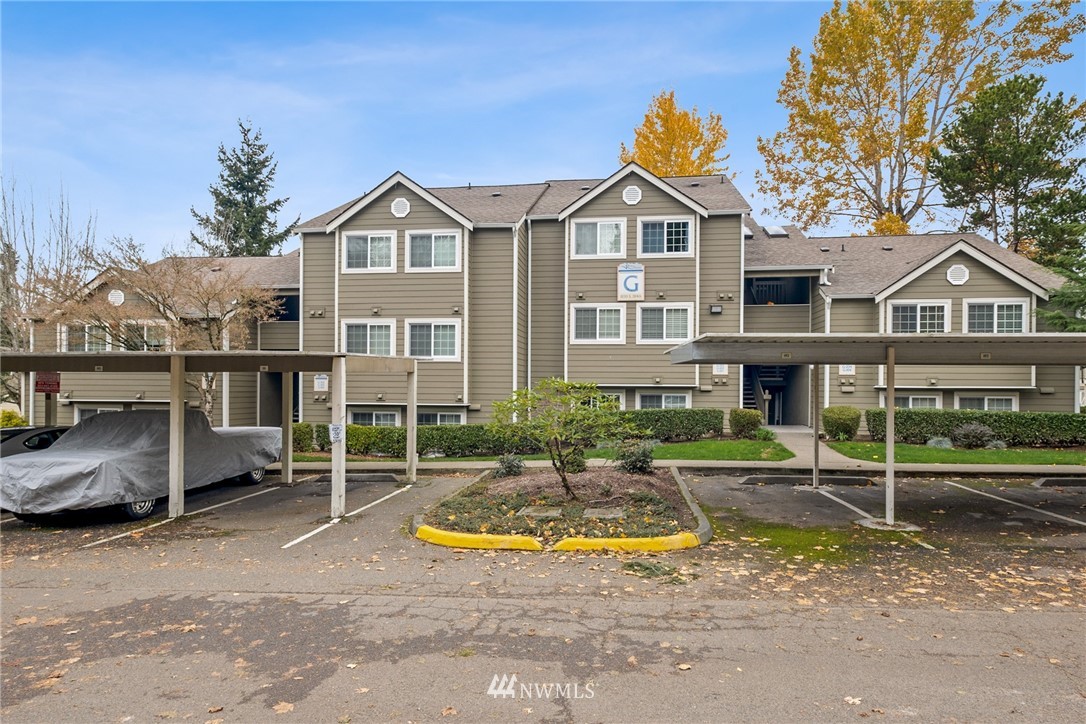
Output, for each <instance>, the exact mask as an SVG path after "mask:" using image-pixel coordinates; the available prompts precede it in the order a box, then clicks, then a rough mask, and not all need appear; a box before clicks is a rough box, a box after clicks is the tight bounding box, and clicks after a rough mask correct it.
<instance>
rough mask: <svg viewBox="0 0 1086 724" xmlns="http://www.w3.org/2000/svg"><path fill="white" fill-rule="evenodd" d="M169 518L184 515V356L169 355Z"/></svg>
mask: <svg viewBox="0 0 1086 724" xmlns="http://www.w3.org/2000/svg"><path fill="white" fill-rule="evenodd" d="M169 512H170V517H171V518H177V517H178V516H181V515H184V513H185V356H184V355H181V354H174V355H170V505H169Z"/></svg>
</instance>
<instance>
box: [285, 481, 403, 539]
mask: <svg viewBox="0 0 1086 724" xmlns="http://www.w3.org/2000/svg"><path fill="white" fill-rule="evenodd" d="M410 489H411V485H405V486H403V487H402V488H399V489H398V490H393V491H392V492H391V493H389V494H388V495H386V496H384V497H383V498H378V499H377V500H375V501H373V502H372V503H367V504H365V505H363V506H362V507H361V508H358V509H357V510H352V511H351V512H350V513H347V514H346V515H344V516H343V518H350V517H351V516H352V515H357V514H359V513H361V512H362V511H363V510H368V509H369V508H372V507H373V506H375V505H377V504H378V503H383V502H385V501H386V500H388V499H389V498H392V497H395V496H397V495H399V494H400V493H402V492H404V491H405V490H410ZM340 520H342V518H332V520H331V521H329V522H327V523H325V524H324V525H322V526H320V527H319V528H316V529H314V530H311V531H309V532H308V533H306V534H305V535H303V536H299V537H298V538H295V539H294V540H292V541H291V542H290V543H287V544H286V545H282V546H279V548H280V549H281V550H286V549H287V548H290V547H291V546H293V545H297V544H298V543H301V542H302V541H304V540H308V539H310V538H312V537H313V536H315V535H316V534H317V533H320V532H321V531H325V530H328V529H329V528H331V527H332V526H333V525H335V524H336V523H338V522H339V521H340Z"/></svg>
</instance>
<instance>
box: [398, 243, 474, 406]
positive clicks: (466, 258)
mask: <svg viewBox="0 0 1086 724" xmlns="http://www.w3.org/2000/svg"><path fill="white" fill-rule="evenodd" d="M470 234H471V232H470V231H468V229H467V228H466V227H465V228H464V321H463V323H462V327H463V328H462V329H461V331H460V333H461V334H462V335H463V336H464V348H463V350H462V352H463V354H462V355H461V357H460V363H461V364H462V365H463V367H464V404H465V405H468V406H470V405H471V398H470V397H469V396H468V353H469V349H468V348H469V344H468V331H469V330H468V323H469V321H468V273H469V269H470V266H469V264H468V261H469V255H468V240H469V239H468V236H469V235H470ZM405 253H406V252H405ZM405 331H406V330H405ZM464 419H465V420H466V419H468V418H467V411H466V410H465V413H464Z"/></svg>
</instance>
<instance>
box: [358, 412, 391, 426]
mask: <svg viewBox="0 0 1086 724" xmlns="http://www.w3.org/2000/svg"><path fill="white" fill-rule="evenodd" d="M351 424H352V425H362V426H363V427H396V426H397V425H399V424H400V414H399V413H398V412H371V411H369V410H366V411H363V412H354V411H352V412H351Z"/></svg>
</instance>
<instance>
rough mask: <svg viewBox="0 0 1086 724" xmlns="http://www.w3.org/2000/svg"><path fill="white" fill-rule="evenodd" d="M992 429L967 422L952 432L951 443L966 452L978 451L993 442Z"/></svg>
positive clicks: (977, 423)
mask: <svg viewBox="0 0 1086 724" xmlns="http://www.w3.org/2000/svg"><path fill="white" fill-rule="evenodd" d="M992 438H993V435H992V428H990V427H988V426H987V425H982V424H980V423H979V422H967V423H965V424H964V425H958V426H957V427H956V428H954V429H953V430H951V431H950V439H951V441H952V442H953V443H954V444H955V445H957V446H958V447H964V448H965V449H966V450H976V449H977V448H981V447H984V446H985V445H987V444H988V443H990V442H991V441H992Z"/></svg>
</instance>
